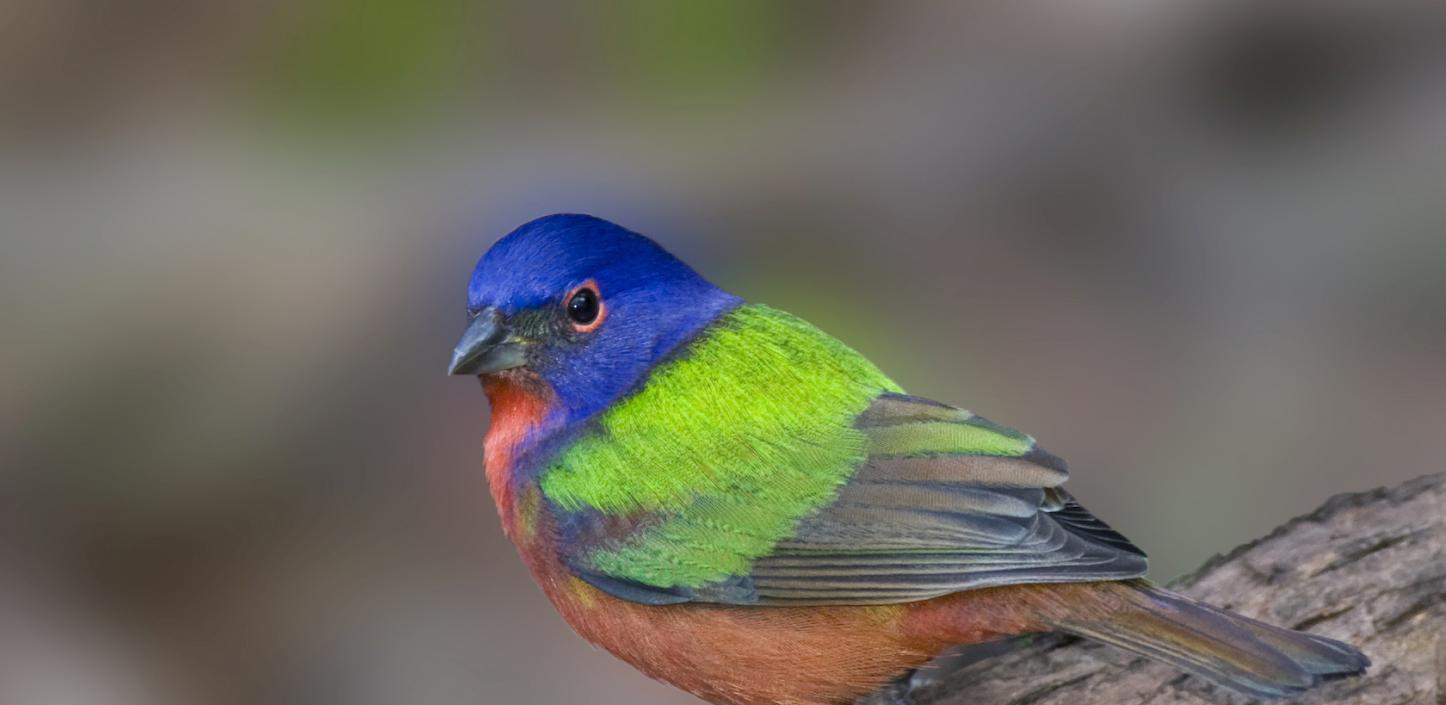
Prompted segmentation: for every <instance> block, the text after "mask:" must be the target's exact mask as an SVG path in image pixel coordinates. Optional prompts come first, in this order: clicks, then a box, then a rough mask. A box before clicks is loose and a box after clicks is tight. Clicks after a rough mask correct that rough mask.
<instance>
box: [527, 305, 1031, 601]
mask: <svg viewBox="0 0 1446 705" xmlns="http://www.w3.org/2000/svg"><path fill="white" fill-rule="evenodd" d="M899 392H901V390H900V389H899V387H898V385H896V384H894V383H893V382H892V381H891V380H889V379H888V378H887V377H886V376H884V374H883V373H882V372H880V371H879V370H878V368H876V367H875V366H874V365H873V364H872V363H870V362H869V361H868V360H866V359H865V358H864V357H863V356H861V355H859V354H858V353H857V352H855V351H853V350H852V349H850V348H848V347H847V346H845V345H844V344H843V343H840V342H839V341H837V340H836V339H834V338H832V337H830V336H828V335H826V334H824V333H823V332H821V331H819V330H818V329H816V328H814V327H813V326H811V325H809V324H808V323H805V322H804V321H802V320H800V319H798V318H796V317H794V316H792V315H789V314H787V313H784V312H782V311H778V310H775V309H772V308H768V307H766V306H762V305H747V306H742V307H740V308H738V309H737V310H735V311H733V312H731V313H729V314H727V315H726V316H724V317H723V318H722V319H721V320H719V321H718V322H717V323H715V324H714V325H713V326H711V327H710V328H709V329H708V330H706V331H705V332H704V333H703V334H702V335H701V336H700V337H699V339H697V340H695V341H693V343H692V344H691V345H690V346H688V348H687V349H686V350H684V351H682V352H681V353H680V354H679V355H677V356H675V357H674V358H672V359H670V360H669V361H667V362H665V363H664V364H662V365H660V366H659V367H658V368H657V369H656V370H655V371H654V372H653V373H652V374H651V376H650V377H649V378H648V379H647V381H646V383H645V384H644V385H643V387H642V388H641V389H640V390H638V391H637V392H636V393H635V394H633V395H631V396H629V397H627V398H625V399H623V400H622V401H620V402H618V403H617V404H615V405H613V407H612V408H611V409H609V410H608V411H606V412H604V413H603V414H602V415H601V417H600V418H599V419H598V420H597V423H596V424H595V427H594V428H593V429H591V430H590V431H589V432H588V433H586V434H585V435H583V436H582V437H581V438H579V439H578V440H577V441H575V442H574V443H573V444H572V445H570V446H569V447H568V448H567V449H566V450H564V451H563V452H561V453H560V454H559V455H558V456H557V457H556V458H555V460H553V461H552V462H551V463H550V464H549V465H548V466H547V468H546V470H545V471H544V472H543V474H542V476H541V486H542V490H543V493H544V494H545V496H546V497H547V498H548V499H549V500H550V501H551V502H552V503H553V504H554V505H555V506H556V507H557V508H558V509H559V510H561V511H562V512H564V513H567V512H572V513H578V512H584V513H585V512H596V513H600V514H603V515H607V516H612V517H634V518H638V522H637V525H636V528H635V529H634V530H633V531H631V532H630V533H629V534H627V535H626V536H622V537H611V540H608V541H603V542H599V543H598V544H597V545H592V546H588V547H587V548H586V549H585V551H584V554H585V555H582V556H580V559H581V560H582V561H583V562H585V563H586V565H585V568H586V569H588V570H590V571H596V572H597V573H600V574H603V575H606V576H609V577H611V578H615V579H621V580H627V581H632V582H635V583H640V584H642V585H647V586H654V587H664V588H671V587H679V586H681V587H699V586H703V585H707V584H710V583H717V582H720V581H725V580H727V579H729V578H731V577H735V576H740V575H744V574H746V573H747V572H748V570H749V568H750V566H751V565H752V564H753V563H754V561H755V560H757V559H758V558H760V557H763V556H765V555H768V554H769V553H770V552H771V551H772V550H773V548H774V547H775V546H776V545H777V544H779V542H780V541H782V540H784V539H786V538H788V537H790V536H791V534H792V533H793V531H794V528H795V526H796V525H797V524H798V522H799V521H800V520H802V519H804V518H805V517H808V516H810V515H812V514H814V513H816V512H817V511H818V510H820V509H821V508H823V507H825V506H827V505H829V504H830V503H832V502H833V501H834V500H835V499H836V497H837V496H838V493H839V488H840V487H841V486H842V485H843V484H845V483H846V482H848V481H849V479H850V478H851V477H852V476H853V475H854V473H855V472H856V471H857V470H858V468H859V467H861V466H862V465H863V464H864V463H865V461H866V460H867V459H868V458H869V457H870V456H893V455H897V456H921V455H929V454H933V453H952V454H957V453H972V454H978V455H995V456H1018V455H1022V454H1024V453H1026V452H1028V451H1029V450H1030V448H1031V447H1032V445H1033V444H1032V440H1031V439H1029V437H1028V436H1024V435H1023V434H1019V433H1017V432H1015V431H1011V430H1009V429H1004V428H1001V427H997V426H994V425H992V424H988V423H987V422H983V421H982V420H978V417H974V416H972V415H971V414H969V413H968V412H963V411H960V410H957V409H937V410H934V409H930V410H928V411H929V413H933V414H935V415H936V416H937V418H936V419H927V420H923V421H924V422H923V423H910V424H903V425H894V426H881V427H877V428H861V427H860V425H859V424H857V423H856V421H857V420H858V419H859V417H860V415H861V414H863V413H864V412H865V410H867V409H868V408H869V407H870V405H871V404H873V403H874V402H875V400H876V399H878V397H879V396H880V395H881V394H885V393H899ZM971 422H973V423H971Z"/></svg>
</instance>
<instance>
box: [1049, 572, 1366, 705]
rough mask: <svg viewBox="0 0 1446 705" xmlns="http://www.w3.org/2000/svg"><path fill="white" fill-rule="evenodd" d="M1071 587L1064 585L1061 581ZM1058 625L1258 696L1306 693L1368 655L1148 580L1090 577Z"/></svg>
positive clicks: (1356, 667) (1359, 666)
mask: <svg viewBox="0 0 1446 705" xmlns="http://www.w3.org/2000/svg"><path fill="white" fill-rule="evenodd" d="M1058 587H1065V586H1058ZM1070 587H1077V588H1088V589H1089V591H1090V596H1091V599H1088V600H1085V601H1080V600H1077V599H1071V600H1070V604H1071V606H1070V607H1069V608H1067V609H1062V610H1059V612H1058V614H1060V615H1061V616H1059V617H1052V618H1049V619H1048V620H1047V623H1048V624H1049V625H1050V626H1052V627H1053V628H1055V629H1058V630H1060V631H1063V632H1068V633H1071V634H1077V635H1079V636H1083V637H1088V638H1090V639H1094V640H1095V641H1102V642H1104V643H1107V644H1112V645H1114V646H1117V647H1119V648H1122V649H1125V650H1127V651H1132V652H1134V653H1137V654H1140V655H1142V656H1147V657H1149V658H1152V659H1155V660H1157V661H1163V662H1165V663H1169V664H1172V665H1174V666H1176V667H1178V668H1181V669H1183V670H1185V671H1188V672H1190V673H1193V674H1195V675H1197V676H1201V677H1203V678H1206V679H1209V680H1211V681H1214V682H1216V683H1219V684H1220V685H1223V686H1226V687H1228V688H1232V689H1234V690H1237V691H1240V692H1242V693H1245V694H1248V695H1253V696H1256V697H1265V698H1279V697H1288V696H1292V695H1296V694H1298V693H1301V692H1303V691H1305V690H1307V689H1309V688H1311V687H1312V686H1315V685H1316V684H1318V683H1320V682H1321V681H1323V680H1329V679H1331V678H1339V677H1344V676H1351V675H1357V674H1360V673H1362V672H1364V671H1365V670H1366V667H1367V666H1369V665H1370V660H1369V659H1367V658H1366V656H1365V655H1364V654H1362V653H1361V652H1360V651H1358V650H1356V649H1355V648H1354V647H1352V646H1350V645H1348V644H1344V643H1341V642H1339V641H1335V640H1333V639H1326V638H1324V637H1319V636H1315V635H1312V634H1306V633H1305V632H1297V631H1292V630H1290V629H1284V628H1281V627H1274V626H1271V625H1269V624H1265V623H1264V622H1257V621H1255V620H1253V619H1250V618H1248V617H1243V616H1241V615H1238V614H1234V613H1231V612H1226V611H1224V610H1220V609H1216V608H1214V607H1210V606H1207V605H1204V604H1201V603H1199V602H1195V601H1194V600H1191V599H1190V598H1188V597H1184V596H1182V595H1176V594H1174V593H1172V592H1169V591H1167V590H1164V589H1162V588H1159V587H1156V586H1154V585H1152V584H1150V583H1149V582H1147V581H1144V580H1129V581H1123V582H1115V583H1090V584H1080V585H1075V586H1070Z"/></svg>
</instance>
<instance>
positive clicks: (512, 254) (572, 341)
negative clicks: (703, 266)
mask: <svg viewBox="0 0 1446 705" xmlns="http://www.w3.org/2000/svg"><path fill="white" fill-rule="evenodd" d="M740 303H741V301H740V300H739V299H738V297H736V296H733V295H732V294H729V293H728V292H726V291H723V290H722V289H719V288H718V287H715V286H713V285H712V284H710V283H708V281H707V280H705V279H703V277H701V276H699V275H698V273H697V272H694V271H693V270H692V269H691V268H690V267H688V265H686V264H683V263H682V262H680V261H679V260H678V259H677V258H676V257H674V256H672V255H671V254H669V253H668V252H667V251H666V250H664V249H663V248H662V247H660V246H658V244H657V243H655V242H653V241H652V240H649V239H648V238H646V237H643V236H642V235H639V234H637V233H635V232H632V231H630V230H627V229H625V228H622V227H620V226H618V225H615V224H613V223H610V222H608V221H606V220H602V219H601V218H594V217H592V216H588V215H571V214H562V215H549V216H545V217H542V218H538V219H537V220H534V221H532V222H530V223H526V224H524V225H522V226H521V227H519V228H517V229H516V230H514V231H512V232H511V233H510V234H508V235H507V236H506V237H504V238H502V239H501V240H498V241H497V243H496V244H495V245H493V246H492V248H491V249H490V250H488V251H487V253H486V254H484V255H482V259H481V261H479V262H478V263H477V269H476V270H475V271H473V273H472V280H471V281H470V282H469V283H468V286H467V315H468V317H469V323H468V326H467V330H466V332H465V333H464V334H463V336H462V340H461V342H459V343H458V344H457V349H456V351H455V352H454V354H453V357H452V365H451V369H450V371H451V372H452V374H463V375H481V376H484V377H486V376H488V375H516V374H527V373H530V374H531V375H532V376H534V377H535V378H540V379H541V380H542V381H544V382H546V383H547V385H548V386H549V387H551V391H552V393H553V395H554V396H555V398H556V400H557V402H558V403H559V405H560V407H561V408H559V409H558V411H560V412H561V413H562V414H563V415H564V418H563V419H561V420H562V421H563V422H570V421H577V420H582V419H585V418H588V417H590V416H592V415H593V414H595V413H597V412H598V411H600V410H602V409H603V408H605V407H606V406H607V405H608V404H610V403H612V402H613V401H615V400H617V399H619V398H621V397H622V396H624V395H626V394H627V393H628V392H629V391H631V390H632V389H633V388H634V387H636V386H637V385H638V384H639V383H640V382H641V381H642V380H643V379H644V378H645V377H646V375H647V373H648V371H649V370H650V369H651V368H652V367H653V365H655V364H656V363H657V362H658V361H659V360H661V359H662V358H664V357H665V356H667V355H668V354H669V353H670V352H672V351H673V350H675V349H676V348H677V347H678V346H679V345H681V344H682V343H685V342H687V341H688V340H689V339H691V338H692V337H693V336H695V335H697V334H698V333H699V332H700V331H701V330H702V329H703V328H705V327H706V326H708V324H710V323H712V322H713V321H715V320H717V319H718V317H719V316H721V315H723V314H724V313H726V312H727V311H729V310H731V309H733V308H734V307H736V306H738V305H739V304H740ZM519 370H521V372H519Z"/></svg>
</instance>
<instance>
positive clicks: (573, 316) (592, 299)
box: [562, 279, 608, 333]
mask: <svg viewBox="0 0 1446 705" xmlns="http://www.w3.org/2000/svg"><path fill="white" fill-rule="evenodd" d="M562 307H563V312H564V313H565V314H566V315H567V317H568V319H569V320H570V321H571V322H572V328H573V330H575V331H577V332H579V333H591V332H593V331H595V330H597V328H598V326H600V325H602V322H603V320H604V319H606V318H607V313H608V308H607V304H605V303H603V299H602V294H599V293H598V290H597V282H595V281H593V280H591V279H589V280H587V281H585V282H583V283H582V284H579V285H578V286H576V287H575V288H573V290H572V291H569V292H568V293H567V296H565V297H563V300H562Z"/></svg>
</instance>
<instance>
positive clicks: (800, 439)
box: [449, 214, 1369, 705]
mask: <svg viewBox="0 0 1446 705" xmlns="http://www.w3.org/2000/svg"><path fill="white" fill-rule="evenodd" d="M467 315H468V317H469V322H468V324H467V328H466V331H465V332H464V333H463V335H462V339H461V341H460V342H459V343H458V344H457V347H456V349H455V351H454V353H453V355H452V360H451V365H450V368H449V371H450V373H451V374H455V375H467V376H477V377H479V378H480V379H481V383H482V387H483V389H484V391H485V393H486V395H487V398H488V400H489V402H490V404H491V407H492V417H491V425H490V427H489V428H488V430H487V434H486V437H485V440H484V449H485V464H486V476H487V481H488V484H489V486H490V489H491V492H492V495H493V498H494V499H495V500H496V503H497V509H498V512H499V514H500V516H501V519H502V526H503V529H504V531H505V532H506V534H507V536H508V537H509V538H510V539H511V540H512V541H513V543H514V544H515V545H516V546H517V548H518V550H519V552H520V553H521V555H522V558H523V560H524V562H525V563H526V564H527V567H528V569H529V570H530V571H531V573H532V575H533V576H534V578H535V579H536V580H537V582H538V584H539V585H540V586H541V587H542V589H543V591H544V592H545V593H546V594H547V597H548V598H549V599H550V600H551V602H552V603H553V605H554V606H555V607H556V608H557V610H558V611H559V612H560V613H561V614H562V616H563V618H564V619H566V621H567V622H568V623H569V624H570V625H572V627H573V628H574V629H575V630H576V631H577V632H578V633H579V634H580V635H582V636H583V637H584V638H585V639H587V640H588V641H591V642H593V643H594V644H597V645H600V646H602V647H603V648H605V649H607V650H608V651H610V652H612V653H613V654H615V655H616V656H618V657H619V658H621V659H622V660H624V661H626V662H628V663H629V664H631V665H633V666H634V667H636V668H637V669H638V670H640V671H642V672H643V673H646V674H647V675H649V676H652V677H653V678H656V679H659V680H662V681H664V682H667V683H671V684H672V685H674V686H677V687H679V688H681V689H683V690H686V691H688V692H690V693H693V694H694V695H696V696H698V697H700V698H702V699H703V700H706V701H708V702H711V703H715V704H716V705H841V704H844V703H850V702H853V701H854V700H855V699H856V698H858V697H860V696H863V695H867V694H869V693H871V692H874V691H876V690H878V689H879V688H881V687H882V686H886V685H888V684H890V683H891V682H895V681H898V680H899V679H901V678H906V677H907V676H908V674H909V673H910V672H911V671H912V670H913V669H917V668H919V667H920V666H922V665H924V664H926V663H927V662H928V661H929V660H930V659H932V658H933V657H935V656H936V655H938V654H939V653H940V652H941V651H943V650H945V649H947V648H948V647H950V646H954V645H959V644H969V643H977V642H982V641H987V640H993V639H998V638H1002V637H1006V636H1010V635H1017V634H1027V633H1034V632H1045V631H1061V632H1067V633H1070V634H1075V635H1079V636H1083V637H1088V638H1091V639H1095V640H1097V641H1101V642H1104V643H1107V644H1111V645H1114V646H1116V647H1119V648H1122V649H1125V650H1126V651H1130V652H1133V653H1136V654H1139V655H1142V656H1146V657H1149V658H1151V659H1155V660H1158V661H1163V662H1166V663H1169V664H1173V665H1174V666H1177V667H1179V668H1181V669H1183V670H1185V671H1188V672H1190V673H1193V674H1195V675H1197V676H1201V677H1203V678H1206V679H1208V680H1210V681H1214V682H1215V683H1218V684H1220V685H1223V686H1226V687H1228V688H1231V689H1234V690H1236V691H1239V692H1241V693H1245V694H1248V695H1252V696H1257V697H1267V698H1272V697H1284V696H1291V695H1295V694H1298V693H1301V692H1303V691H1305V690H1307V689H1309V688H1311V687H1312V686H1315V685H1316V684H1318V683H1320V682H1321V681H1322V680H1325V679H1330V678H1334V677H1340V676H1348V675H1356V674H1360V673H1362V672H1364V670H1365V668H1366V667H1367V665H1369V662H1368V660H1367V659H1366V657H1365V656H1364V655H1363V654H1361V652H1359V651H1357V650H1356V649H1354V648H1352V647H1351V646H1349V645H1347V644H1343V643H1341V642H1338V641H1334V640H1331V639H1326V638H1323V637H1318V636H1313V635H1310V634H1306V633H1303V632H1297V631H1291V630H1289V629H1283V628H1280V627H1274V626H1271V625H1268V624H1265V623H1262V622H1258V621H1255V620H1253V619H1249V618H1246V617H1243V616H1240V615H1237V614H1233V613H1230V612H1227V611H1225V610H1221V609H1216V608H1213V607H1209V606H1207V605H1204V604H1201V603H1198V602H1195V601H1193V600H1191V599H1189V598H1186V597H1183V596H1181V595H1176V594H1173V593H1170V592H1168V591H1166V590H1164V589H1162V588H1159V587H1157V586H1155V585H1153V584H1151V583H1150V582H1148V581H1146V580H1145V579H1144V578H1143V577H1142V576H1143V575H1144V573H1145V563H1146V561H1145V554H1144V552H1143V551H1141V550H1140V549H1139V548H1137V547H1136V546H1135V545H1134V544H1133V543H1131V542H1130V541H1129V539H1126V538H1125V537H1124V536H1122V535H1120V534H1119V533H1118V532H1116V531H1115V530H1114V529H1111V528H1110V527H1109V526H1108V525H1107V524H1105V523H1104V522H1102V521H1100V520H1099V519H1097V518H1095V517H1094V515H1092V514H1090V512H1089V511H1087V510H1086V509H1085V508H1084V507H1082V506H1080V504H1079V503H1078V502H1077V501H1075V499H1074V498H1073V497H1071V496H1070V494H1069V493H1068V492H1066V491H1065V490H1064V489H1063V488H1062V487H1061V485H1063V483H1064V481H1065V479H1066V478H1067V476H1068V475H1067V471H1066V468H1065V463H1064V461H1063V460H1061V459H1060V458H1058V457H1056V456H1054V455H1051V454H1049V453H1047V452H1045V451H1044V450H1042V449H1041V448H1040V447H1039V446H1038V445H1037V444H1036V443H1035V441H1034V439H1033V438H1031V437H1030V436H1027V435H1025V434H1023V433H1020V432H1018V431H1015V430H1013V429H1011V428H1007V427H1005V426H1002V425H1000V424H997V423H993V422H991V421H988V420H986V419H985V418H983V417H981V416H978V415H975V414H973V413H971V412H969V411H965V410H963V409H960V408H958V407H955V406H951V405H948V404H944V403H940V402H937V401H933V400H930V399H927V398H924V397H919V396H913V395H910V394H907V393H905V392H904V390H902V389H900V388H899V386H898V385H897V384H895V383H894V382H893V381H891V380H890V379H889V378H888V377H887V376H885V375H884V373H883V372H881V371H879V369H878V368H877V367H875V366H874V365H873V364H872V363H870V362H869V361H868V360H867V359H865V358H864V357H863V356H862V355H860V354H859V353H857V352H855V351H854V350H852V349H850V348H849V347H847V346H846V345H844V344H843V343H841V342H839V341H838V340H836V339H834V338H833V337H830V336H829V335H827V334H826V333H824V332H822V331H820V330H819V329H817V328H815V327H813V326H812V325H809V324H808V323H806V322H804V321H803V320H800V319H799V318H796V317H794V316H792V315H789V314H787V313H784V312H783V311H779V310H776V309H773V308H769V307H767V306H764V305H761V304H751V303H746V302H745V301H743V300H742V299H740V298H739V297H737V296H734V295H733V294H730V293H728V292H726V291H724V290H722V289H720V288H718V287H716V286H714V285H713V284H711V283H709V282H708V281H706V280H705V279H704V278H703V277H702V276H700V275H699V274H698V273H697V272H695V271H694V270H693V269H691V268H690V267H688V266H687V265H686V264H684V263H683V262H681V261H679V260H678V259H677V258H675V257H673V256H672V255H671V254H669V253H668V252H667V251H666V250H664V249H663V248H662V247H660V246H659V245H658V244H657V243H655V242H653V241H652V240H649V239H648V238H646V237H643V236H642V235H639V234H637V233H634V232H631V231H629V230H627V229H625V228H622V227H620V226H618V225H615V224H613V223H610V222H608V221H605V220H602V219H599V218H595V217H591V216H587V215H568V214H560V215H550V216H546V217H543V218H539V219H537V220H534V221H531V222H529V223H526V224H524V225H522V226H521V227H519V228H517V229H516V230H514V231H513V232H512V233H510V234H509V235H507V236H506V237H504V238H502V239H501V240H499V241H498V242H497V243H496V244H495V245H493V246H492V248H491V249H489V250H488V251H487V252H486V254H484V255H483V256H482V258H481V261H480V262H478V264H477V268H476V270H475V272H474V273H473V275H472V278H471V281H470V283H469V284H468V288H467ZM891 692H899V693H900V695H898V696H895V697H896V698H898V699H899V702H901V703H905V702H908V700H907V698H908V695H907V692H904V691H903V690H900V689H894V690H893V691H891Z"/></svg>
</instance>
